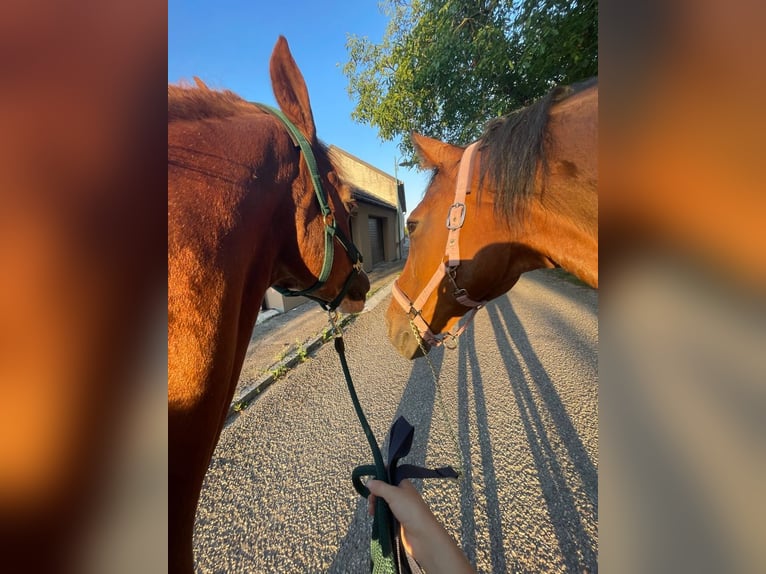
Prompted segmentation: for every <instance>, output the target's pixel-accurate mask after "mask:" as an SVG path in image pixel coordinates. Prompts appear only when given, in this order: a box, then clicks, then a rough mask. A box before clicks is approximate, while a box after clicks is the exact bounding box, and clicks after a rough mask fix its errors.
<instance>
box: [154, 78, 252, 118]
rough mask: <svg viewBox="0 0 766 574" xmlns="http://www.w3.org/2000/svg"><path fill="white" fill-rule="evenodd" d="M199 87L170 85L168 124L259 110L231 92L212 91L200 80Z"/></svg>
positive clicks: (197, 82)
mask: <svg viewBox="0 0 766 574" xmlns="http://www.w3.org/2000/svg"><path fill="white" fill-rule="evenodd" d="M194 82H195V84H196V85H197V87H196V88H195V87H193V86H191V85H188V84H183V83H181V84H177V85H172V84H168V123H170V122H173V121H179V120H202V119H209V118H227V117H230V116H235V115H238V114H241V113H243V112H250V113H252V112H254V111H257V108H256V107H255V106H254V105H253V104H251V103H249V102H247V101H245V100H243V99H242V98H240V97H239V96H238V95H237V94H235V93H234V92H231V91H229V90H222V91H217V90H211V89H210V88H208V87H207V85H205V83H204V82H203V81H202V80H200V79H199V78H196V77H195V78H194Z"/></svg>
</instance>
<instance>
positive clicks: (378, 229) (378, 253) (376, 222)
mask: <svg viewBox="0 0 766 574" xmlns="http://www.w3.org/2000/svg"><path fill="white" fill-rule="evenodd" d="M367 224H368V226H369V233H370V250H371V251H372V264H373V265H376V264H377V263H380V262H381V261H384V254H383V220H382V219H381V218H379V217H370V218H369V219H368V220H367Z"/></svg>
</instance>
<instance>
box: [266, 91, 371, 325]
mask: <svg viewBox="0 0 766 574" xmlns="http://www.w3.org/2000/svg"><path fill="white" fill-rule="evenodd" d="M254 105H255V106H257V107H258V108H260V109H262V110H263V111H265V112H268V113H270V114H272V115H273V116H276V117H277V118H278V119H279V120H280V121H281V122H282V123H283V124H284V126H285V127H286V128H287V132H288V133H289V134H290V138H291V139H292V140H293V143H294V144H295V146H296V147H298V148H299V149H300V150H301V152H303V158H304V160H305V161H306V165H307V166H308V168H309V173H310V174H311V182H312V183H313V185H314V195H315V196H316V198H317V201H318V202H319V210H320V211H321V213H322V222H323V223H324V263H323V264H322V271H321V272H320V273H319V277H318V278H317V280H316V282H315V283H314V284H313V285H311V286H310V287H309V288H307V289H303V290H301V291H291V290H290V289H286V288H284V287H280V286H278V285H274V286H273V287H274V289H276V290H277V291H278V292H279V293H281V294H282V295H285V296H286V297H298V296H303V297H308V298H309V299H313V300H314V301H316V302H317V303H319V304H320V305H321V306H322V308H324V309H327V310H333V309H335V308H336V307H337V306H338V305H339V304H340V302H341V301H342V300H343V297H345V295H346V292H347V291H348V288H349V286H350V285H351V280H352V279H353V278H354V277H355V276H356V275H357V274H358V273H359V272H360V271H361V269H362V254H361V253H359V250H358V249H357V248H356V246H355V245H354V244H353V242H351V241H350V240H349V239H348V238H347V237H346V236H345V234H344V233H343V231H342V230H341V229H339V228H338V227H337V225H336V222H335V217H333V215H332V211H331V210H330V206H329V205H328V202H327V196H326V195H325V193H324V189H323V188H322V182H321V180H320V178H319V169H318V168H317V162H316V158H315V157H314V151H313V150H312V149H311V144H310V143H309V141H308V140H307V139H306V137H305V136H304V135H303V134H302V133H301V132H300V130H299V129H298V128H297V127H296V126H295V124H293V123H292V122H291V121H290V120H289V119H288V118H287V116H286V115H285V114H284V113H283V112H282V110H279V109H277V108H274V107H271V106H268V105H266V104H257V103H256V104H254ZM335 238H337V239H338V241H339V242H340V244H341V245H342V246H343V248H344V249H345V250H346V253H348V256H349V259H351V264H352V266H353V269H352V271H351V273H350V274H349V276H348V277H347V278H346V282H345V284H344V285H343V289H341V292H340V293H339V294H338V296H337V297H335V299H333V300H332V301H330V302H329V303H328V302H327V301H324V300H322V299H319V298H318V297H314V296H312V295H311V294H310V293H312V292H314V291H316V290H317V289H319V288H321V287H322V285H324V284H325V282H326V281H327V279H328V278H329V277H330V272H331V271H332V262H333V257H334V255H335V244H334V241H333V240H334V239H335Z"/></svg>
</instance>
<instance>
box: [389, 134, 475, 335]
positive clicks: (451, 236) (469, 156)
mask: <svg viewBox="0 0 766 574" xmlns="http://www.w3.org/2000/svg"><path fill="white" fill-rule="evenodd" d="M478 145H479V142H474V143H472V144H471V145H469V146H468V147H467V148H466V149H465V151H464V152H463V157H462V159H461V160H460V169H459V171H458V175H457V184H456V186H455V200H454V201H453V203H452V205H450V207H449V211H448V212H447V221H446V226H447V229H448V230H449V232H448V234H447V246H446V248H445V256H444V261H442V262H441V263H440V264H439V266H438V267H437V268H436V271H434V274H433V275H432V276H431V280H430V281H429V282H428V284H427V285H426V286H425V288H424V289H423V290H422V291H421V292H420V295H418V297H417V298H416V299H415V301H414V302H412V301H411V300H410V299H409V298H408V297H407V295H406V294H405V293H404V291H402V289H401V287H399V282H398V281H395V282H394V284H393V286H392V289H391V291H392V294H393V297H394V299H395V300H396V301H397V303H399V305H400V306H401V307H402V309H404V311H405V312H406V313H407V314H408V315H409V316H410V320H411V321H412V322H413V323H414V325H415V326H416V327H417V328H418V331H419V333H420V336H421V337H422V338H423V340H424V341H426V342H427V343H428V344H429V345H431V346H434V347H436V346H439V345H441V344H443V343H444V340H445V338H446V337H450V338H452V339H455V338H457V337H459V336H460V335H461V334H462V333H463V331H464V330H465V328H466V327H467V326H468V325H469V324H470V322H471V320H472V319H473V317H474V315H475V314H476V312H477V311H478V310H479V309H481V308H482V307H483V306H484V305H485V304H486V301H475V300H474V299H472V298H471V297H469V296H468V293H467V292H466V290H465V289H461V288H460V287H458V285H457V282H456V274H457V268H458V267H459V266H460V229H461V228H462V227H463V223H465V215H466V206H465V196H466V195H467V194H468V192H469V190H470V189H471V176H472V173H473V164H474V162H473V158H474V155H475V153H476V150H477V148H478ZM444 277H447V278H448V279H449V281H450V283H451V284H452V286H453V287H454V291H453V296H454V297H455V300H456V301H457V302H458V303H460V304H461V305H463V306H465V307H470V308H471V310H470V311H469V315H468V319H467V321H466V322H465V323H464V324H463V326H462V327H460V329H458V330H457V331H456V332H455V333H445V334H441V335H435V334H434V333H433V331H432V330H431V326H430V325H429V324H428V322H427V321H426V320H425V319H424V318H423V316H422V315H421V313H422V311H423V307H424V306H425V304H426V301H428V298H429V297H430V296H431V294H432V293H433V292H434V290H435V289H436V288H437V287H438V286H439V285H440V284H441V282H442V280H443V279H444Z"/></svg>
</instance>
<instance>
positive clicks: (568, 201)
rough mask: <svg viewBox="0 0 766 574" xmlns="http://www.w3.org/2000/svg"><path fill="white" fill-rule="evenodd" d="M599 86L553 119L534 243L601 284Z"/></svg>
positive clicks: (562, 105)
mask: <svg viewBox="0 0 766 574" xmlns="http://www.w3.org/2000/svg"><path fill="white" fill-rule="evenodd" d="M597 128H598V89H597V88H595V87H594V88H590V89H587V90H585V91H583V92H581V93H579V94H576V95H574V96H572V97H571V98H568V99H567V100H565V101H563V102H561V103H560V104H558V105H557V106H555V107H554V108H553V109H552V110H551V116H550V120H549V125H548V129H549V136H550V137H549V142H550V143H549V147H548V150H547V156H548V169H549V172H548V174H547V176H546V177H545V178H542V177H541V178H540V179H539V180H538V195H537V197H536V199H535V201H533V207H532V214H531V215H532V217H531V224H532V227H533V229H532V230H531V231H532V233H531V234H530V235H531V240H530V243H532V246H533V247H534V248H535V249H537V250H538V251H539V252H540V253H543V254H544V255H546V256H547V257H548V258H549V259H551V260H553V261H554V262H556V263H557V264H559V265H560V266H562V267H563V268H564V269H566V270H567V271H569V272H570V273H572V274H574V275H576V276H577V277H579V278H580V279H582V280H583V281H585V282H586V283H588V284H589V285H591V286H593V287H597V286H598V190H597V186H598V162H597V158H598V149H597V148H598V139H597Z"/></svg>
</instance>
